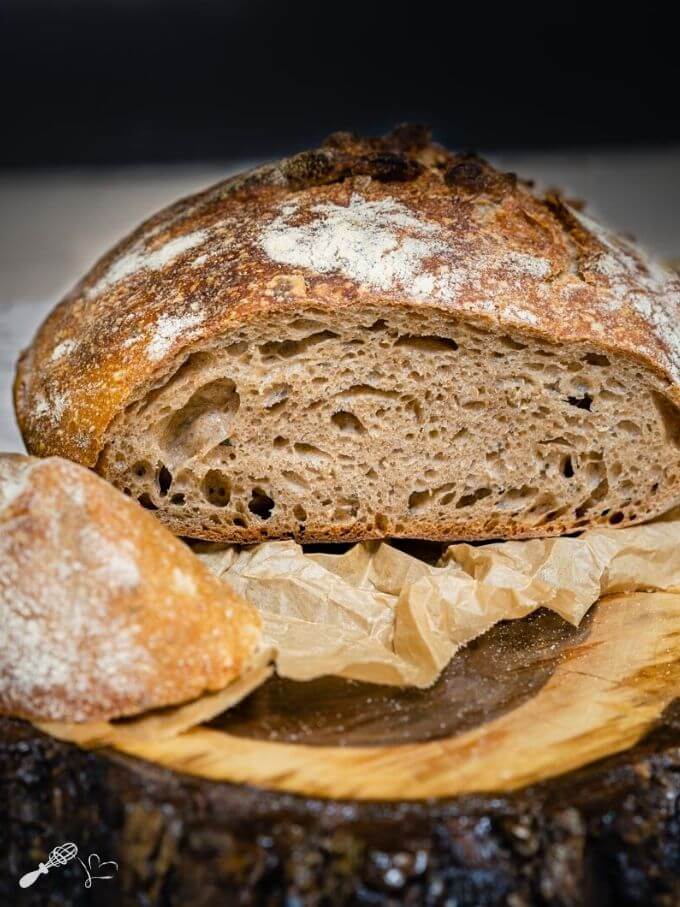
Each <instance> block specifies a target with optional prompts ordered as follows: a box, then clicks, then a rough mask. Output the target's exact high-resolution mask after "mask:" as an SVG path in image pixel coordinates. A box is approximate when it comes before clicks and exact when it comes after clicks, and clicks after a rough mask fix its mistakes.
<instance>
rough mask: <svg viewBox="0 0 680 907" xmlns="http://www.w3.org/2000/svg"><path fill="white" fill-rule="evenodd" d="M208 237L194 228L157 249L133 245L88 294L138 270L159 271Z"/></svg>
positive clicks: (93, 294)
mask: <svg viewBox="0 0 680 907" xmlns="http://www.w3.org/2000/svg"><path fill="white" fill-rule="evenodd" d="M207 238H208V233H207V231H205V230H195V231H194V232H193V233H187V234H186V235H183V236H177V237H175V238H174V239H170V240H168V242H166V243H165V244H164V245H162V246H161V247H160V248H158V249H153V250H151V251H149V250H148V249H146V248H144V247H143V246H141V247H140V246H139V245H137V246H133V248H132V249H130V250H129V251H128V252H127V253H126V254H125V255H122V256H120V258H117V259H115V261H113V263H112V264H111V265H110V267H109V269H108V271H107V272H106V273H105V274H104V275H103V277H100V279H99V280H98V281H97V283H96V284H95V285H94V286H93V287H91V288H90V289H89V290H88V294H87V295H88V296H98V295H99V294H100V293H102V292H103V291H104V290H107V289H109V287H111V286H113V285H114V284H116V283H118V282H119V281H121V280H124V279H125V278H126V277H131V276H132V275H133V274H136V273H137V272H138V271H159V270H160V269H161V268H164V267H166V265H169V264H170V263H171V262H173V261H174V260H175V259H176V258H179V256H180V255H183V254H184V253H185V252H188V251H189V250H190V249H193V248H194V247H196V246H199V245H201V244H202V243H204V242H205V241H206V239H207Z"/></svg>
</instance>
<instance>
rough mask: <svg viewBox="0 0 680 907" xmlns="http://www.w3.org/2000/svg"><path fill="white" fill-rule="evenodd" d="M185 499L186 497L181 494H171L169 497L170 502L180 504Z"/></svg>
mask: <svg viewBox="0 0 680 907" xmlns="http://www.w3.org/2000/svg"><path fill="white" fill-rule="evenodd" d="M185 500H186V499H185V497H184V495H183V494H173V496H172V497H171V498H170V503H171V504H177V505H178V506H181V505H182V504H183V503H184V501H185Z"/></svg>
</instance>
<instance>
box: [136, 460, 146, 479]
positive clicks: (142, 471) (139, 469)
mask: <svg viewBox="0 0 680 907" xmlns="http://www.w3.org/2000/svg"><path fill="white" fill-rule="evenodd" d="M150 468H151V465H150V464H149V463H147V462H146V460H140V461H139V463H135V465H134V466H133V467H132V471H133V472H134V474H135V475H136V476H137V478H138V479H143V478H144V476H145V475H146V474H147V472H148V471H149V469H150Z"/></svg>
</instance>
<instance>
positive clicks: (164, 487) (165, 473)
mask: <svg viewBox="0 0 680 907" xmlns="http://www.w3.org/2000/svg"><path fill="white" fill-rule="evenodd" d="M171 485H172V473H171V472H170V470H169V469H168V467H167V466H161V468H160V471H159V473H158V488H159V490H160V493H161V495H162V496H163V497H165V495H166V494H167V493H168V489H169V488H170V486H171Z"/></svg>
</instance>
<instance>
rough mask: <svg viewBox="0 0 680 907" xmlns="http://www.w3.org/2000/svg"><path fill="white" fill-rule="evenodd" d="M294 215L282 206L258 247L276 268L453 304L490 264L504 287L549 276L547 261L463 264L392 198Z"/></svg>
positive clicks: (472, 260) (293, 205) (430, 226)
mask: <svg viewBox="0 0 680 907" xmlns="http://www.w3.org/2000/svg"><path fill="white" fill-rule="evenodd" d="M299 212H300V206H299V204H298V203H297V202H285V203H284V204H282V205H281V208H280V213H279V215H278V217H276V218H275V219H274V220H273V221H272V222H271V223H270V224H269V225H268V226H266V227H265V228H264V229H263V231H262V233H261V236H260V239H259V244H260V247H261V249H262V250H263V251H264V252H265V254H266V255H267V256H268V257H269V258H270V259H271V260H272V261H275V262H277V263H279V264H286V265H292V266H295V267H301V268H308V269H309V270H311V271H318V272H320V273H322V274H329V273H335V274H341V275H342V276H343V277H346V278H347V279H349V280H352V281H355V282H356V283H358V284H361V285H363V286H366V287H371V288H373V289H378V290H383V291H388V290H393V289H397V288H398V289H401V290H402V291H403V292H405V293H407V294H408V295H410V296H412V297H414V298H426V297H428V296H435V297H439V298H443V299H454V298H456V296H457V294H458V291H459V290H460V289H461V287H463V286H469V285H472V286H475V285H477V286H479V281H480V279H481V277H482V275H483V274H484V273H485V272H487V271H488V270H489V269H490V268H492V267H494V264H495V266H496V267H497V268H498V269H499V270H501V271H502V272H503V274H502V275H501V277H500V279H502V280H503V279H505V280H507V278H508V276H509V278H510V279H512V277H513V276H515V275H517V276H521V277H528V278H534V279H536V280H539V279H541V278H545V277H546V276H547V275H548V274H549V273H550V270H551V266H550V262H549V261H547V260H546V259H544V258H540V257H537V256H534V255H528V254H526V253H523V252H518V251H510V252H508V253H507V254H506V255H505V256H503V257H502V258H501V259H499V260H498V261H497V262H495V263H494V262H493V261H492V260H490V259H489V258H488V257H487V256H485V255H484V253H483V251H478V252H477V253H476V255H474V256H472V255H466V256H465V258H463V257H462V251H463V250H462V249H461V248H460V247H459V246H457V245H456V241H455V237H453V238H452V237H451V235H450V232H448V231H445V230H444V229H443V228H442V227H441V226H440V225H439V224H436V223H432V222H430V221H427V220H424V219H422V218H419V217H417V216H416V214H415V213H414V212H413V211H412V210H411V209H410V208H408V207H407V206H406V205H403V204H401V203H400V202H397V201H395V200H393V199H390V198H383V199H380V200H377V201H370V200H367V199H365V198H364V197H362V196H361V195H359V194H358V193H353V194H352V196H351V197H350V200H349V204H348V205H346V206H345V205H337V204H331V203H323V204H318V205H314V206H312V207H311V208H309V209H308V210H307V211H305V212H304V216H303V219H302V220H301V221H300V222H296V215H298V214H299ZM308 214H312V215H313V217H312V219H311V220H310V219H309V218H308V216H307V215H308ZM298 220H299V218H298ZM441 257H446V258H448V259H451V258H453V259H454V260H455V259H456V258H460V259H461V263H460V265H459V266H451V265H447V266H441V264H440V265H438V266H435V265H434V264H433V262H434V259H435V258H441ZM503 275H505V276H503ZM529 316H531V313H529ZM521 320H524V321H531V317H527V318H523V319H521Z"/></svg>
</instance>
